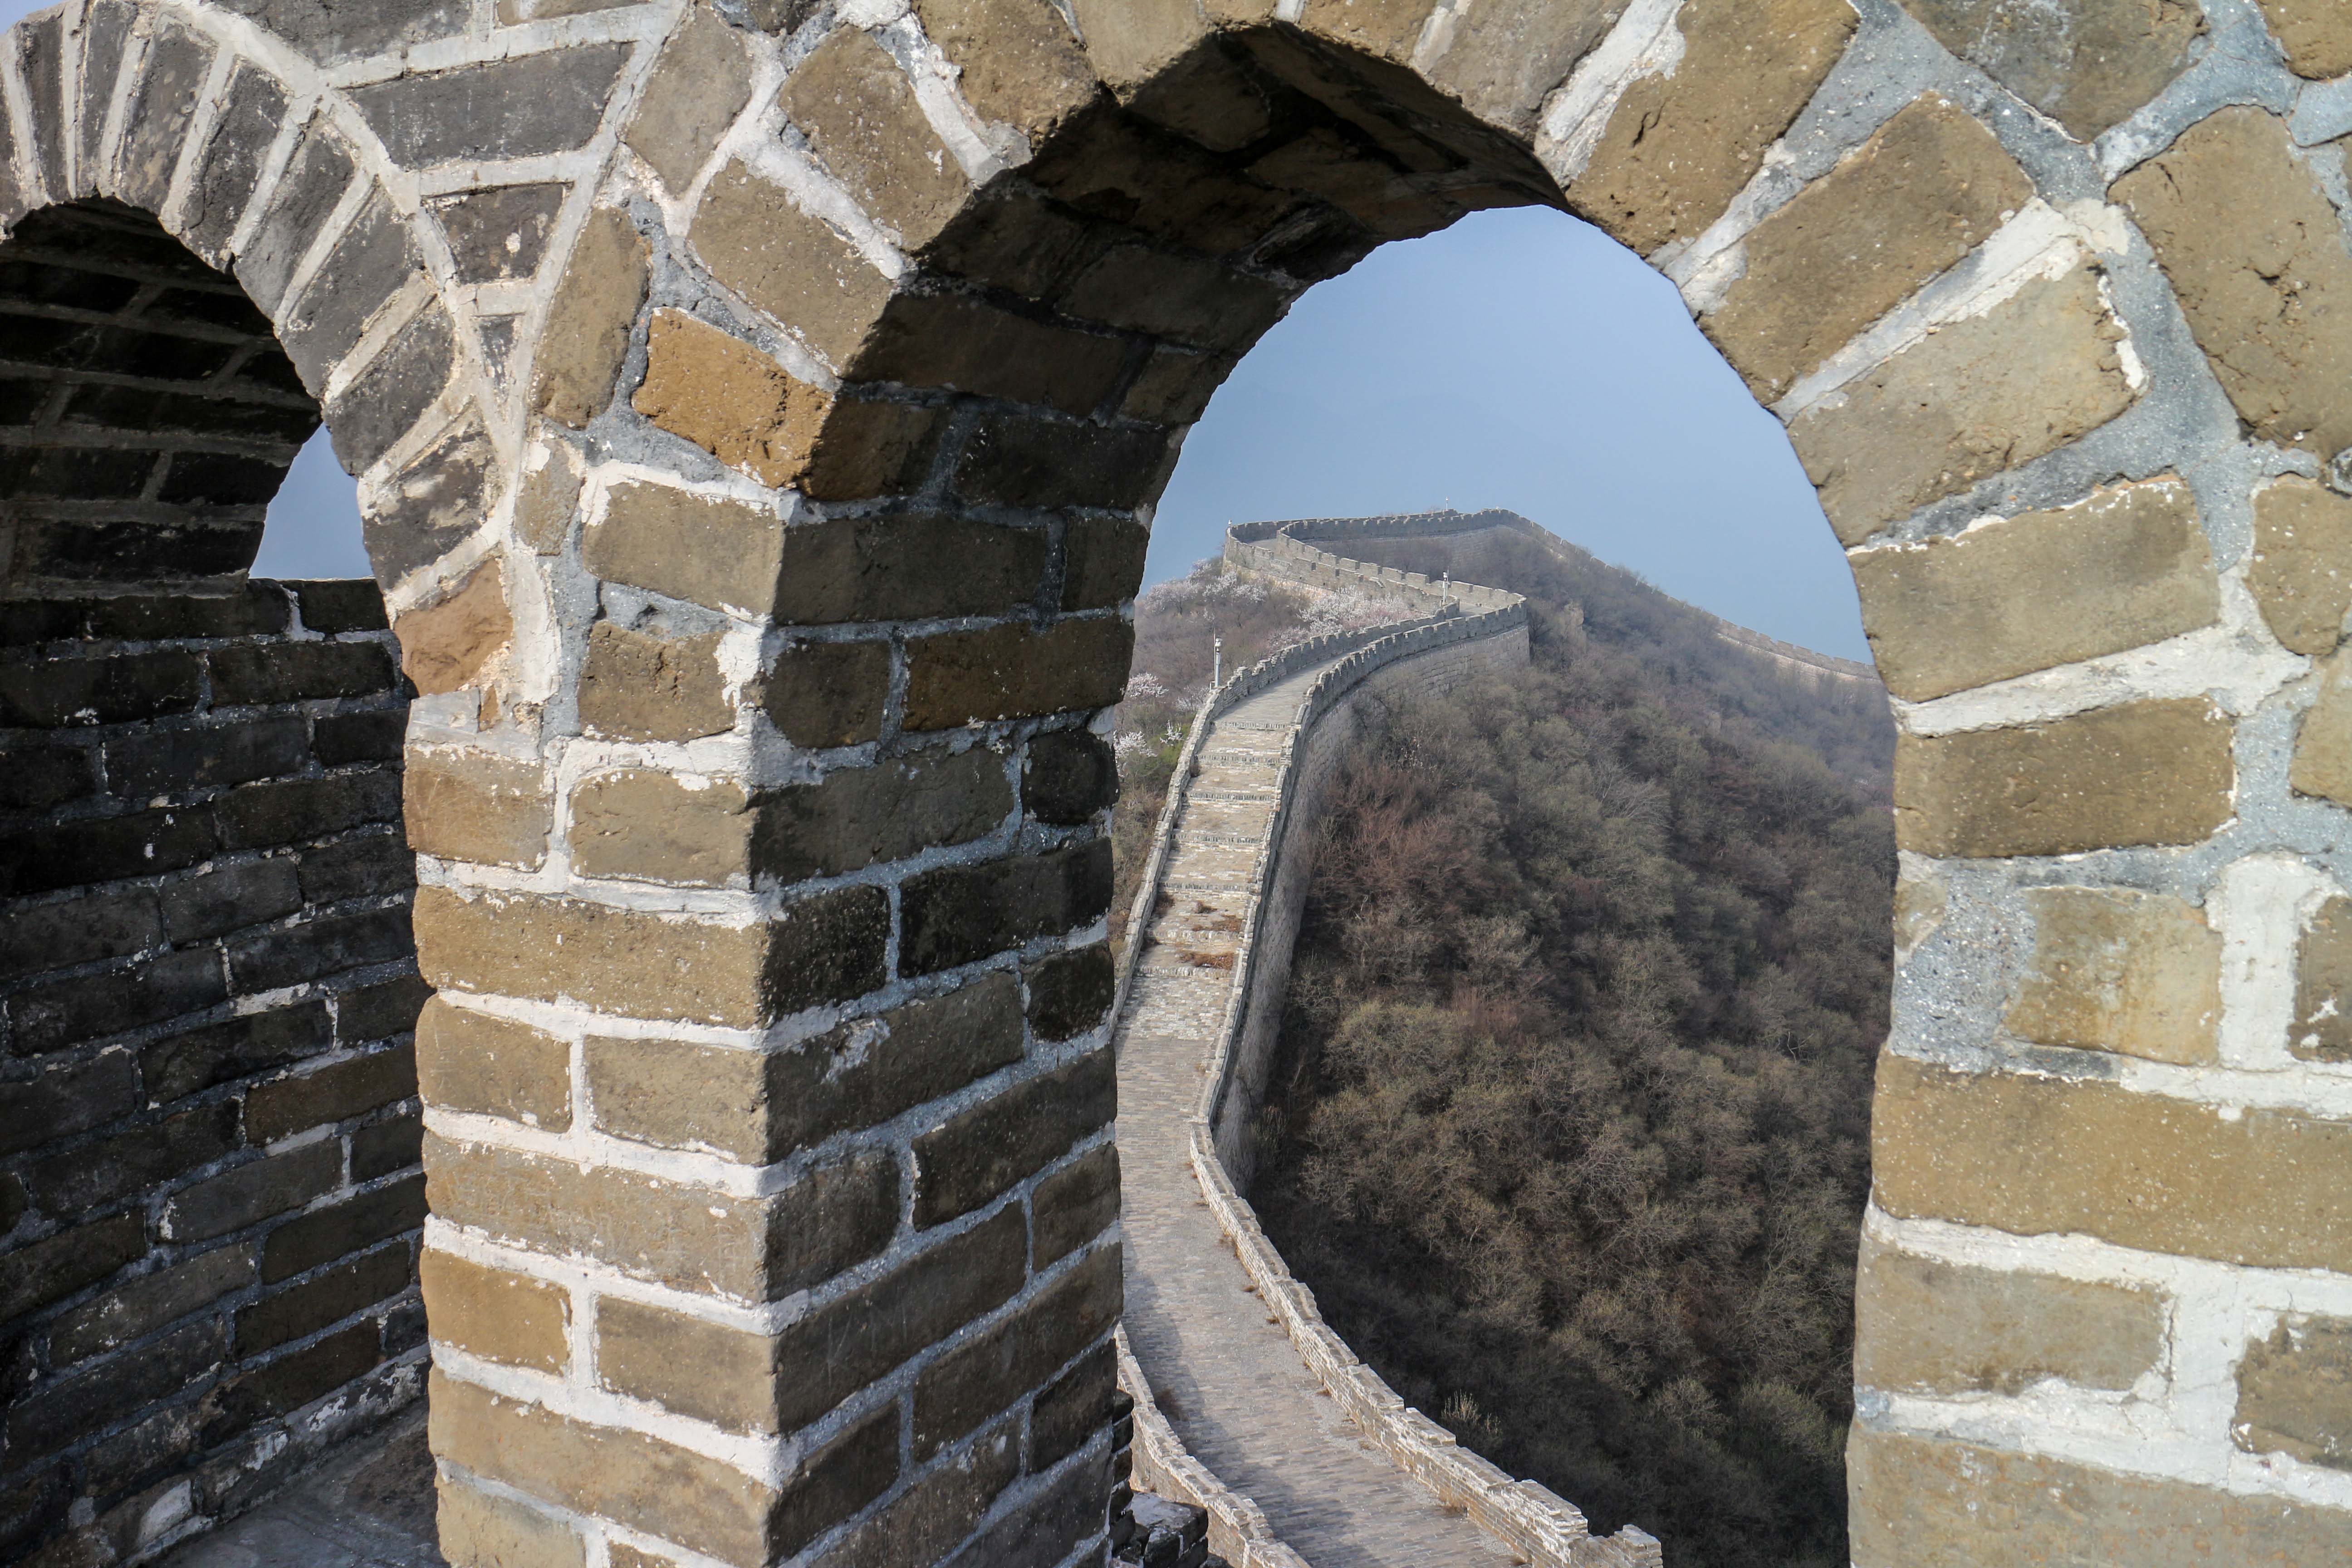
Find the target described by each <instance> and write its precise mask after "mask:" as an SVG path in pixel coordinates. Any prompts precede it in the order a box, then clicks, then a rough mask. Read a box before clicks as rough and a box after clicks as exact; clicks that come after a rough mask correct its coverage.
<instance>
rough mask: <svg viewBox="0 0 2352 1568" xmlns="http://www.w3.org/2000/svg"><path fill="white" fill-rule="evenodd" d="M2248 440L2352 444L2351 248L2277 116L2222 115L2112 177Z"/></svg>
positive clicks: (2325, 446) (2309, 446)
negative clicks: (2344, 324) (2343, 324)
mask: <svg viewBox="0 0 2352 1568" xmlns="http://www.w3.org/2000/svg"><path fill="white" fill-rule="evenodd" d="M2115 195H2116V197H2117V198H2118V199H2119V200H2121V201H2122V202H2123V203H2124V204H2125V205H2126V206H2128V207H2129V208H2130V209H2131V214H2132V216H2133V218H2134V219H2135V220H2136V221H2137V223H2138V225H2139V227H2140V232H2141V233H2143V234H2145V235H2147V239H2148V243H2149V244H2150V245H2152V246H2154V247H2156V258H2157V260H2158V263H2159V264H2161V265H2162V267H2163V268H2164V272H2165V276H2166V277H2167V278H2168V279H2171V280H2172V287H2173V291H2174V292H2175V293H2176V294H2178V295H2179V299H2180V308H2181V310H2183V311H2185V312H2186V313H2187V314H2188V317H2189V330H2190V331H2192V332H2194V333H2195V334H2196V336H2197V343H2198V346H2199V347H2200V348H2201V349H2203V350H2204V351H2205V357H2206V358H2207V359H2209V360H2210V361H2211V362H2212V364H2213V372H2214V374H2216V375H2218V376H2219V377H2220V378H2221V386H2222V389H2223V390H2224V391H2226V392H2227V393H2228V394H2229V395H2230V401H2231V403H2233V404H2235V405H2237V409H2238V413H2239V416H2241V417H2242V418H2243V419H2244V420H2245V422H2246V424H2247V425H2248V426H2251V427H2252V434H2253V437H2254V439H2256V440H2258V441H2274V442H2276V443H2278V444H2279V445H2280V446H2283V447H2302V448H2303V449H2305V451H2311V452H2316V453H2317V454H2318V455H2319V458H2320V460H2321V461H2322V462H2325V461H2326V460H2327V459H2328V458H2332V457H2334V456H2335V455H2336V453H2338V452H2341V451H2343V450H2344V449H2345V448H2346V447H2352V391H2347V385H2352V337H2347V334H2346V333H2344V332H2343V331H2339V330H2337V329H2336V324H2335V323H2336V319H2337V317H2338V314H2339V313H2340V312H2342V311H2344V310H2352V252H2347V249H2346V247H2345V239H2344V231H2343V227H2342V225H2341V223H2340V222H2339V221H2338V219H2337V217H2336V209H2335V207H2333V206H2332V205H2329V203H2328V200H2327V197H2326V195H2324V194H2323V193H2322V191H2321V189H2320V185H2319V182H2318V179H2317V177H2316V176H2315V174H2313V173H2312V172H2311V170H2310V169H2308V168H2307V167H2305V165H2304V164H2303V163H2299V162H2297V161H2296V159H2295V156H2294V142H2293V140H2292V139H2291V138H2290V137H2289V136H2288V134H2287V128H2286V125H2285V122H2284V121H2280V120H2278V119H2275V118H2273V116H2271V115H2268V114H2265V113H2263V111H2262V110H2259V109H2225V110H2221V112H2220V113H2218V114H2215V115H2213V116H2212V117H2211V118H2210V119H2208V120H2205V121H2201V122H2200V123H2199V124H2198V125H2196V126H2194V127H2192V128H2191V129H2190V130H2189V131H2188V132H2185V133H2183V135H2182V136H2181V138H2180V140H2179V141H2178V142H2174V143H2173V145H2172V147H2171V149H2170V150H2169V151H2168V152H2166V153H2160V154H2159V155H2158V156H2157V157H2155V158H2153V159H2151V160H2149V161H2148V162H2147V163H2143V164H2141V165H2140V166H2139V167H2138V168H2137V169H2135V170H2133V171H2132V172H2131V173H2130V174H2126V175H2125V176H2124V177H2123V178H2122V179H2120V180H2118V181H2116V185H2115Z"/></svg>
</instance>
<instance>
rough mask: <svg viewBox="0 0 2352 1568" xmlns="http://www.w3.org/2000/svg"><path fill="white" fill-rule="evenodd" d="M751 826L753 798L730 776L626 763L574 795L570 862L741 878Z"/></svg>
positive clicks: (683, 880)
mask: <svg viewBox="0 0 2352 1568" xmlns="http://www.w3.org/2000/svg"><path fill="white" fill-rule="evenodd" d="M751 831H752V816H751V798H750V797H749V796H748V795H745V794H744V792H743V786H742V785H741V784H738V783H736V782H735V781H734V780H732V779H722V778H706V777H702V776H700V775H695V776H693V777H690V778H684V779H682V778H679V777H677V775H674V774H671V773H657V772H653V771H650V770H646V769H626V770H623V771H621V772H617V773H598V774H595V775H593V776H592V777H590V778H588V779H586V780H584V781H583V783H582V784H580V786H579V788H577V789H575V790H574V791H573V792H572V833H571V841H572V868H573V869H574V870H575V871H577V872H579V873H580V874H581V875H583V876H589V877H624V878H630V879H635V880H638V881H646V882H667V883H670V884H673V885H680V886H688V887H713V888H723V887H727V886H729V885H730V884H733V885H737V886H740V885H743V884H744V883H745V881H746V879H748V877H749V876H750V872H751Z"/></svg>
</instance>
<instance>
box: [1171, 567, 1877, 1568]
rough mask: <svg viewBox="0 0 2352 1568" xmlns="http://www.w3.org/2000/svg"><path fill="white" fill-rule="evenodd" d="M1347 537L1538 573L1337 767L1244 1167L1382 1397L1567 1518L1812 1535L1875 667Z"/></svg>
mask: <svg viewBox="0 0 2352 1568" xmlns="http://www.w3.org/2000/svg"><path fill="white" fill-rule="evenodd" d="M1376 550H1377V552H1378V553H1379V554H1380V556H1381V558H1382V559H1385V560H1387V561H1389V562H1391V563H1394V564H1400V565H1407V566H1411V567H1412V568H1414V569H1416V570H1428V571H1432V572H1435V571H1438V570H1442V569H1450V570H1452V571H1453V572H1454V575H1455V576H1456V577H1457V578H1461V579H1466V580H1469V581H1473V582H1483V583H1488V584H1496V585H1499V586H1506V587H1510V588H1514V589H1517V591H1519V592H1521V593H1524V594H1527V595H1528V596H1529V598H1530V600H1531V601H1532V602H1533V603H1532V608H1533V611H1534V627H1533V636H1532V646H1533V655H1534V664H1533V668H1531V669H1529V670H1528V671H1526V672H1524V673H1523V674H1520V675H1517V676H1515V677H1511V678H1492V679H1485V680H1482V681H1480V682H1478V683H1477V684H1475V685H1474V686H1471V687H1468V688H1465V689H1460V690H1458V691H1456V692H1455V693H1454V694H1453V695H1452V697H1450V698H1449V699H1448V700H1445V701H1444V703H1442V704H1433V703H1422V704H1415V705H1409V706H1402V707H1399V708H1397V709H1395V710H1392V711H1391V713H1390V715H1389V722H1388V724H1387V726H1386V731H1385V734H1384V736H1383V738H1382V739H1381V740H1380V741H1379V742H1377V743H1375V744H1374V745H1373V746H1371V747H1370V748H1369V749H1368V750H1367V751H1366V752H1363V753H1362V754H1360V756H1359V757H1357V758H1356V759H1354V761H1353V762H1352V763H1351V765H1350V766H1349V769H1348V770H1347V771H1346V773H1344V774H1343V776H1342V778H1341V779H1340V781H1339V784H1337V786H1336V790H1335V796H1334V809H1333V810H1332V812H1331V813H1330V815H1329V816H1328V819H1327V820H1326V822H1325V823H1324V825H1323V826H1322V828H1321V831H1320V835H1319V841H1318V859H1317V861H1316V865H1315V869H1314V872H1313V877H1312V881H1311V889H1310V902H1309V909H1308V913H1307V923H1306V927H1305V930H1304V931H1303V933H1302V936H1301V940H1300V946H1299V951H1298V954H1297V961H1296V964H1295V968H1294V978H1293V984H1292V989H1291V1002H1290V1006H1289V1010H1288V1014H1287V1016H1286V1019H1285V1024H1284V1040H1283V1057H1282V1060H1281V1062H1280V1064H1279V1065H1278V1067H1277V1070H1276V1079H1275V1082H1274V1084H1273V1086H1272V1089H1271V1092H1270V1095H1269V1101H1268V1105H1267V1109H1266V1111H1265V1115H1264V1116H1263V1117H1262V1119H1261V1123H1260V1126H1259V1128H1258V1129H1257V1135H1258V1143H1259V1156H1260V1169H1259V1174H1258V1178H1257V1182H1256V1185H1255V1190H1254V1192H1253V1194H1252V1197H1253V1199H1254V1201H1255V1203H1256V1205H1257V1206H1258V1209H1259V1212H1260V1214H1261V1215H1262V1216H1263V1217H1264V1219H1265V1223H1266V1225H1267V1226H1268V1228H1269V1230H1270V1231H1271V1232H1272V1234H1273V1236H1274V1237H1275V1239H1276V1242H1277V1243H1278V1244H1279V1245H1280V1247H1282V1250H1283V1252H1284V1254H1285V1256H1286V1258H1287V1259H1288V1260H1289V1262H1290V1264H1291V1267H1292V1268H1294V1270H1296V1272H1297V1274H1298V1275H1299V1277H1300V1278H1301V1279H1305V1280H1306V1281H1307V1283H1308V1284H1309V1285H1310V1286H1311V1287H1312V1288H1313V1289H1315V1291H1316V1294H1317V1296H1318V1300H1320V1301H1321V1303H1322V1306H1323V1310H1324V1311H1325V1313H1326V1314H1327V1316H1328V1319H1329V1321H1331V1323H1332V1325H1333V1327H1335V1328H1336V1329H1338V1330H1339V1332H1340V1333H1342V1334H1343V1335H1345V1336H1346V1338H1347V1339H1348V1341H1349V1343H1350V1344H1352V1345H1353V1346H1354V1347H1355V1348H1356V1350H1357V1352H1358V1353H1360V1354H1361V1355H1362V1356H1363V1357H1364V1358H1365V1359H1366V1360H1367V1361H1369V1362H1370V1363H1372V1364H1373V1365H1374V1366H1375V1367H1377V1368H1378V1369H1379V1370H1380V1371H1381V1373H1382V1374H1383V1375H1384V1376H1385V1377H1387V1378H1388V1379H1389V1381H1390V1382H1391V1384H1392V1385H1393V1386H1394V1387H1395V1388H1396V1389H1397V1391H1398V1392H1399V1393H1400V1394H1402V1395H1403V1396H1404V1398H1405V1399H1406V1400H1407V1401H1409V1402H1410V1403H1412V1404H1414V1405H1419V1406H1420V1407H1421V1408H1423V1409H1424V1410H1427V1411H1429V1412H1431V1413H1432V1414H1433V1415H1437V1416H1438V1417H1439V1418H1440V1419H1442V1420H1443V1421H1444V1422H1445V1424H1446V1425H1447V1426H1450V1427H1451V1428H1452V1429H1453V1430H1454V1431H1455V1432H1456V1433H1457V1434H1458V1435H1459V1436H1461V1437H1462V1438H1463V1440H1464V1441H1465V1443H1466V1444H1468V1445H1469V1446H1471V1447H1475V1449H1477V1450H1478V1451H1479V1452H1481V1453H1484V1454H1486V1456H1487V1457H1488V1458H1492V1459H1494V1460H1495V1461H1496V1463H1497V1464H1499V1465H1501V1466H1503V1467H1504V1468H1507V1469H1509V1470H1511V1471H1513V1472H1514V1473H1516V1474H1519V1475H1526V1476H1532V1477H1534V1478H1536V1479H1539V1480H1541V1481H1543V1482H1544V1483H1545V1484H1547V1485H1549V1487H1551V1488H1552V1489H1554V1490H1555V1491H1557V1492H1559V1494H1560V1495H1561V1496H1563V1497H1566V1498H1568V1499H1570V1500H1572V1501H1574V1502H1575V1503H1576V1504H1577V1505H1578V1506H1580V1507H1581V1508H1582V1509H1584V1510H1586V1512H1587V1513H1588V1514H1589V1515H1590V1516H1591V1519H1592V1521H1593V1523H1594V1526H1595V1528H1596V1529H1598V1530H1601V1531H1608V1530H1613V1529H1615V1528H1616V1527H1617V1526H1618V1525H1619V1524H1621V1523H1623V1522H1625V1521H1633V1522H1635V1523H1639V1524H1641V1525H1642V1526H1643V1528H1645V1529H1648V1530H1650V1531H1653V1532H1654V1533H1655V1534H1657V1535H1658V1536H1660V1537H1661V1538H1662V1539H1663V1540H1664V1542H1665V1543H1666V1549H1667V1561H1668V1563H1670V1564H1673V1563H1686V1564H1693V1565H1697V1564H1705V1565H1706V1568H1746V1565H1748V1564H1756V1565H1762V1564H1768V1563H1769V1564H1775V1565H1781V1564H1815V1563H1819V1564H1824V1565H1827V1564H1832V1563H1843V1561H1844V1560H1845V1555H1846V1552H1845V1539H1844V1537H1845V1507H1844V1492H1843V1487H1844V1481H1843V1464H1842V1458H1841V1450H1842V1447H1843V1439H1844V1427H1845V1424H1846V1421H1847V1419H1848V1417H1849V1415H1850V1414H1851V1403H1850V1393H1849V1386H1848V1384H1849V1371H1850V1356H1851V1342H1852V1328H1851V1324H1852V1296H1853V1259H1854V1250H1855V1241H1856V1231H1857V1226H1858V1224H1859V1219H1860V1214H1861V1208H1862V1205H1863V1201H1864V1194H1865V1191H1866V1186H1867V1181H1868V1169H1867V1151H1866V1136H1867V1131H1868V1107H1869V1086H1870V1069H1871V1061H1872V1057H1873V1055H1874V1050H1875V1048H1876V1046H1877V1044H1878V1041H1879V1039H1880V1038H1881V1037H1882V1036H1883V1034H1884V1032H1885V1024H1886V1008H1887V986H1888V976H1889V962H1890V961H1889V952H1888V930H1889V910H1888V903H1889V898H1890V895H1891V886H1892V881H1893V876H1894V858H1895V857H1894V843H1893V833H1892V827H1891V823H1890V820H1889V816H1888V812H1887V789H1888V780H1887V772H1888V767H1889V762H1890V757H1891V752H1892V746H1893V738H1892V730H1891V726H1890V724H1889V722H1888V721H1887V717H1886V712H1885V702H1884V700H1883V698H1882V697H1881V696H1879V695H1878V694H1877V693H1876V692H1875V691H1873V690H1870V689H1864V688H1859V687H1855V686H1853V685H1844V686H1843V687H1832V688H1830V689H1827V690H1815V689H1809V688H1808V687H1807V686H1805V685H1803V684H1801V683H1800V682H1796V681H1792V680H1790V679H1789V678H1788V677H1786V676H1785V675H1781V674H1780V673H1777V672H1775V671H1774V670H1773V668H1772V667H1771V666H1770V665H1769V663H1768V662H1767V661H1764V660H1760V659H1758V658H1755V657H1754V656H1752V655H1750V654H1748V653H1745V652H1742V651H1740V650H1738V649H1735V648H1732V647H1728V646H1727V645H1725V644H1724V643H1723V642H1721V641H1720V640H1719V639H1718V638H1717V637H1715V635H1714V632H1713V629H1712V627H1711V626H1709V625H1708V624H1707V622H1706V620H1705V618H1704V617H1702V616H1697V615H1696V613H1695V612H1692V611H1690V610H1689V609H1688V608H1687V607H1685V606H1683V605H1678V604H1676V603H1675V601H1673V600H1671V599H1668V598H1666V597H1665V596H1664V595H1660V594H1658V593H1656V592H1655V591H1654V590H1652V589H1650V588H1648V587H1647V586H1646V585H1644V584H1642V583H1641V582H1640V581H1639V580H1638V579H1636V578H1634V577H1633V576H1632V575H1631V574H1627V573H1624V572H1622V571H1619V570H1617V569H1616V568H1613V567H1609V566H1607V565H1605V564H1603V563H1600V562H1598V561H1596V560H1594V559H1593V558H1591V556H1589V555H1586V554H1584V553H1583V552H1579V551H1575V550H1573V549H1572V548H1571V547H1568V546H1565V545H1560V544H1558V543H1557V542H1553V543H1551V544H1549V545H1548V544H1545V543H1543V542H1534V541H1529V540H1527V539H1524V538H1520V537H1517V536H1512V535H1495V534H1486V535H1482V536H1473V537H1472V538H1471V539H1469V540H1467V541H1465V542H1454V543H1453V544H1451V545H1450V546H1449V545H1447V544H1445V543H1442V542H1441V543H1436V544H1431V543H1426V542H1422V543H1413V544H1392V545H1385V546H1380V547H1367V548H1362V549H1351V553H1356V554H1360V555H1371V554H1374V553H1375V552H1376ZM1148 609H1149V606H1147V610H1148ZM1151 618H1152V617H1150V616H1149V615H1148V614H1147V616H1146V632H1145V637H1144V640H1143V642H1142V644H1141V649H1142V652H1143V654H1144V655H1145V656H1147V657H1148V655H1149V653H1150V649H1151V648H1152V647H1153V646H1154V641H1153V636H1152V628H1151V626H1150V620H1151ZM1267 635H1268V640H1272V641H1280V640H1284V633H1283V631H1282V628H1280V627H1279V626H1270V627H1269V628H1267ZM1229 642H1230V634H1229ZM1139 668H1149V666H1147V665H1143V664H1142V663H1141V660H1140V659H1139ZM1162 722H1163V723H1164V722H1165V721H1162ZM1175 732H1176V734H1177V736H1178V737H1180V738H1181V722H1180V723H1179V724H1178V725H1176V726H1175ZM1143 756H1144V753H1143V752H1141V751H1140V750H1139V749H1138V748H1137V747H1136V746H1134V745H1133V743H1131V742H1130V744H1129V758H1130V760H1131V761H1135V762H1140V761H1142V760H1143ZM1172 757H1173V748H1172V747H1170V748H1169V749H1168V761H1167V762H1161V763H1159V764H1158V766H1159V769H1160V771H1159V773H1158V778H1159V780H1160V788H1161V789H1164V787H1165V779H1166V776H1167V767H1168V765H1169V763H1170V762H1172ZM1134 771H1135V772H1136V773H1137V774H1138V775H1139V782H1140V780H1141V776H1142V775H1143V773H1145V771H1146V770H1145V769H1143V768H1140V767H1138V768H1136V769H1135V770H1134ZM1149 794H1150V790H1149V787H1148V786H1147V787H1146V788H1143V789H1139V790H1138V791H1137V792H1136V795H1130V796H1129V800H1128V801H1127V802H1126V804H1125V807H1124V809H1125V813H1126V815H1127V816H1128V823H1127V825H1126V828H1125V832H1126V834H1129V835H1133V836H1134V837H1135V840H1136V841H1137V842H1140V841H1141V840H1142V838H1143V837H1146V836H1148V834H1149V832H1150V824H1149V822H1148V821H1145V822H1139V821H1138V820H1137V819H1138V818H1139V817H1140V816H1141V815H1142V813H1141V812H1140V811H1139V809H1137V808H1138V807H1139V806H1141V805H1143V804H1144V801H1143V800H1141V799H1139V798H1137V797H1138V796H1140V795H1149ZM1151 809H1152V815H1153V816H1156V815H1157V805H1156V802H1155V803H1153V805H1152V807H1151ZM1127 858H1129V859H1132V858H1133V857H1131V856H1129V857H1127Z"/></svg>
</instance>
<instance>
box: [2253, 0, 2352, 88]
mask: <svg viewBox="0 0 2352 1568" xmlns="http://www.w3.org/2000/svg"><path fill="white" fill-rule="evenodd" d="M2262 7H2263V16H2265V17H2267V18H2268V19H2269V21H2270V25H2271V30H2272V31H2273V32H2274V33H2276V34H2277V35H2278V39H2279V42H2280V43H2282V44H2284V45H2285V46H2286V60H2287V64H2288V65H2290V66H2292V67H2294V72H2295V74H2296V75H2297V76H2305V77H2310V78H2312V79H2315V80H2318V81H2326V80H2328V79H2332V78H2335V77H2339V76H2342V75H2343V74H2344V73H2345V72H2346V71H2352V16H2346V15H2345V14H2344V8H2343V7H2342V6H2341V5H2336V3H2335V0H2262Z"/></svg>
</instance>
